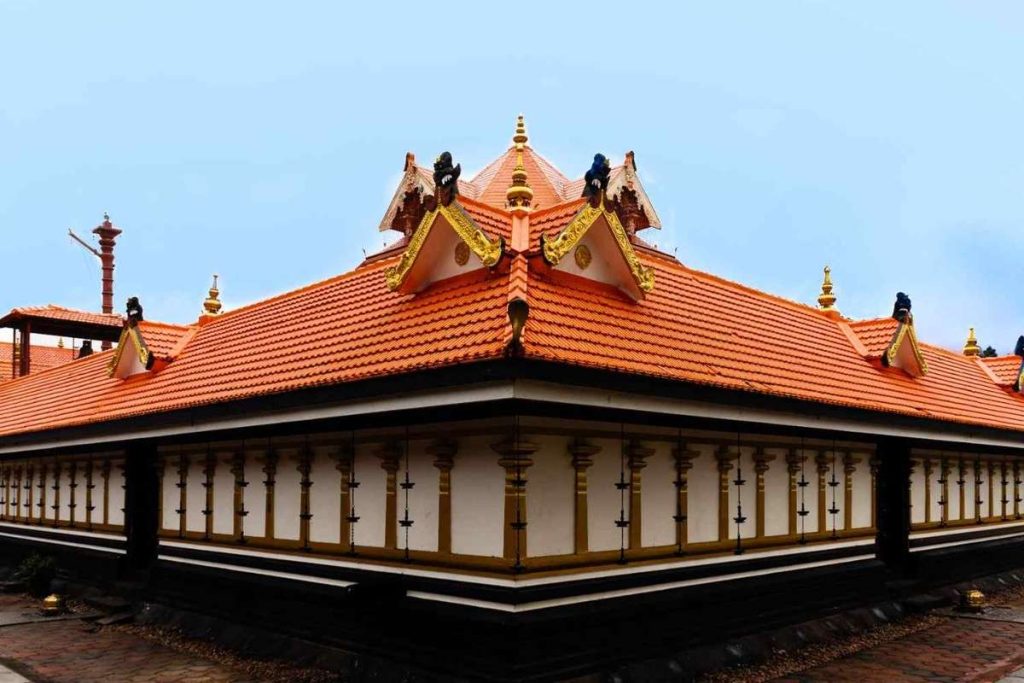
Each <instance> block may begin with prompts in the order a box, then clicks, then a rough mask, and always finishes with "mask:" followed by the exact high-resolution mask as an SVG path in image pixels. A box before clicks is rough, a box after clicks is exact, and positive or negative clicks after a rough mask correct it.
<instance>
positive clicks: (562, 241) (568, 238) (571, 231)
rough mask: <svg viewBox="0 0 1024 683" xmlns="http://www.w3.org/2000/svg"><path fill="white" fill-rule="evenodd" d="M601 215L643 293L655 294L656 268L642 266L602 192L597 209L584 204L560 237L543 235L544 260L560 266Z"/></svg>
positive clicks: (559, 234)
mask: <svg viewBox="0 0 1024 683" xmlns="http://www.w3.org/2000/svg"><path fill="white" fill-rule="evenodd" d="M602 216H604V219H605V221H606V222H607V223H608V227H609V228H610V229H611V231H612V236H613V237H614V238H615V243H616V244H617V245H618V247H619V251H620V252H621V253H622V256H623V258H625V259H626V263H627V265H628V266H629V270H630V273H631V274H632V275H633V279H634V280H635V281H636V285H637V287H639V288H640V290H641V291H642V292H650V291H652V290H653V289H654V269H652V268H650V267H648V266H645V265H644V264H643V262H642V261H641V260H640V257H639V256H637V253H636V250H635V249H634V248H633V243H632V242H631V241H630V239H629V234H628V233H627V232H626V229H625V228H624V227H623V226H622V222H621V221H619V217H618V216H617V215H616V214H615V212H614V211H609V210H608V209H607V208H605V202H604V195H603V190H602V194H601V196H600V197H599V198H598V202H597V206H594V205H593V204H591V203H587V204H584V205H583V208H582V209H580V211H579V213H577V214H576V216H575V218H573V219H572V221H570V222H569V225H567V226H565V228H564V229H563V230H562V232H560V233H558V235H557V236H555V237H554V238H552V239H547V238H546V237H545V236H544V235H541V247H542V249H541V251H542V252H543V254H544V259H545V260H546V261H547V262H548V263H550V264H551V265H553V266H556V265H558V262H559V261H561V260H562V258H563V257H565V255H566V254H568V253H569V252H570V251H572V250H573V249H574V248H575V247H576V245H577V244H579V243H580V240H582V239H583V237H584V236H585V235H586V234H587V231H589V230H590V227H591V226H592V225H593V224H594V223H596V222H597V219H598V218H600V217H602Z"/></svg>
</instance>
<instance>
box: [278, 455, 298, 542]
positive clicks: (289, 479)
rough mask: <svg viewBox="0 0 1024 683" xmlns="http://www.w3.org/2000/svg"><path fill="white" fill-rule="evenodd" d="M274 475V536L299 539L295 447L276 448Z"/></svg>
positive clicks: (290, 539)
mask: <svg viewBox="0 0 1024 683" xmlns="http://www.w3.org/2000/svg"><path fill="white" fill-rule="evenodd" d="M277 453H278V460H277V472H276V473H275V475H274V482H275V484H274V538H279V539H282V540H287V541H297V540H298V539H299V513H300V510H299V492H300V490H301V487H300V486H299V481H300V479H301V477H300V476H299V470H298V465H299V463H298V460H297V459H296V456H297V454H298V449H297V448H281V449H278V452H277Z"/></svg>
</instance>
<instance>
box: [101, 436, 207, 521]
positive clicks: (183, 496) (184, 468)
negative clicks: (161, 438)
mask: <svg viewBox="0 0 1024 683" xmlns="http://www.w3.org/2000/svg"><path fill="white" fill-rule="evenodd" d="M190 466H191V465H190V463H189V457H188V455H187V454H185V453H181V454H180V455H178V483H177V484H176V486H177V487H178V509H177V510H176V511H175V512H177V513H178V538H185V531H186V529H187V522H188V518H187V513H188V470H189V467H190ZM107 469H108V471H109V469H110V461H107ZM106 488H109V487H105V490H104V494H105V495H104V502H103V504H104V508H105V507H106V505H107V499H108V497H109V492H108V491H106ZM104 516H106V512H104Z"/></svg>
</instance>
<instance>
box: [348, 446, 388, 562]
mask: <svg viewBox="0 0 1024 683" xmlns="http://www.w3.org/2000/svg"><path fill="white" fill-rule="evenodd" d="M372 450H373V448H372V447H366V446H360V447H358V448H357V449H356V457H355V465H356V468H355V479H356V481H358V482H359V488H357V489H355V491H354V496H355V508H356V515H358V516H359V521H358V522H357V523H356V524H355V525H354V526H353V532H352V533H353V538H354V539H355V542H356V545H363V546H369V547H377V548H381V547H383V546H384V516H385V513H386V510H385V503H384V497H385V487H386V485H387V475H386V473H385V472H384V470H382V469H381V468H380V459H379V458H377V457H376V456H375V455H374V454H373V453H372Z"/></svg>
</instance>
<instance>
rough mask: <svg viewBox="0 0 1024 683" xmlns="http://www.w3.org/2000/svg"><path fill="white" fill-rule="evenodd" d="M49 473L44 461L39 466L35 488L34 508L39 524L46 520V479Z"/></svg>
mask: <svg viewBox="0 0 1024 683" xmlns="http://www.w3.org/2000/svg"><path fill="white" fill-rule="evenodd" d="M49 472H50V468H49V466H47V464H46V462H45V461H44V462H42V463H40V464H39V483H38V484H37V485H36V488H38V489H39V495H38V496H37V498H38V500H37V501H36V508H38V510H39V515H38V519H39V524H43V523H44V522H45V520H46V477H47V475H48V474H49Z"/></svg>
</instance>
